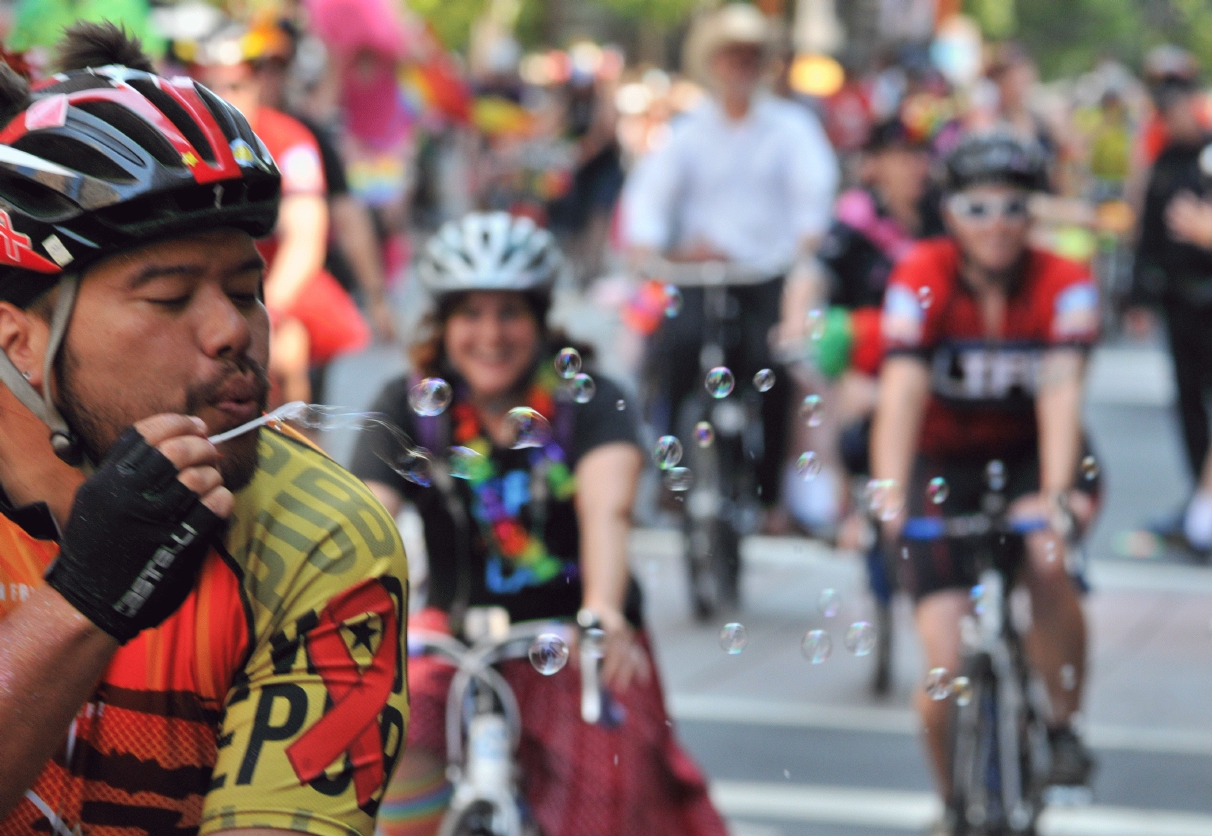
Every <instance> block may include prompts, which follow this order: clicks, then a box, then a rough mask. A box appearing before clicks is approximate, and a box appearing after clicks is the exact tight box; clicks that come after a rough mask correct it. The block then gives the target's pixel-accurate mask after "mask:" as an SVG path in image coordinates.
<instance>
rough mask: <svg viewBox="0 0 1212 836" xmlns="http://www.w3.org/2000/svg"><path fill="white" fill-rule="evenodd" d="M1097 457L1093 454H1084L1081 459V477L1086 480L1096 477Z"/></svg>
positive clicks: (1097, 469) (1091, 480)
mask: <svg viewBox="0 0 1212 836" xmlns="http://www.w3.org/2000/svg"><path fill="white" fill-rule="evenodd" d="M1098 471H1099V468H1098V459H1096V458H1094V456H1086V457H1085V458H1083V459H1082V478H1083V479H1085V480H1086V481H1087V482H1093V481H1094V480H1095V479H1097V478H1098Z"/></svg>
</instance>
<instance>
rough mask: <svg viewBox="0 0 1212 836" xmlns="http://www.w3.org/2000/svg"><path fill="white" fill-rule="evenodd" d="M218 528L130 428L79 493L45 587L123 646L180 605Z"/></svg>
mask: <svg viewBox="0 0 1212 836" xmlns="http://www.w3.org/2000/svg"><path fill="white" fill-rule="evenodd" d="M223 524H224V522H223V520H222V519H221V518H220V517H218V516H216V515H215V514H214V513H213V512H212V511H211V510H210V509H209V508H207V507H206V506H205V505H203V504H202V501H201V499H200V497H199V496H198V495H197V494H196V493H194V492H193V491H191V490H190V489H189V488H187V487H185V485H183V484H181V482H180V480H178V479H177V468H176V467H174V466H173V463H172V462H171V461H169V460H168V459H167V458H166V457H165V456H164V454H162V453H161V452H160V451H159V450H156V449H155V448H154V447H152V446H151V445H149V444H148V443H147V442H146V441H145V440H144V439H143V436H141V435H140V434H139V433H138V431H137V430H135V429H134V427H131V428H130V429H128V430H127V431H126V432H125V433H123V434H122V436H121V437H120V438H119V439H118V441H117V442H116V443H115V444H114V446H113V449H112V450H111V451H110V453H109V455H108V456H107V457H106V459H105V462H104V463H103V464H102V466H101V467H100V469H98V470H97V472H96V473H95V474H93V476H92V477H90V478H89V479H88V481H86V482H85V483H84V484H83V485H81V486H80V489H79V490H78V491H77V492H76V498H75V502H73V504H72V511H71V516H70V518H69V519H68V522H67V530H66V532H65V533H64V536H63V543H62V546H61V548H60V552H59V557H58V559H56V560H55V562H54V563H52V564H51V565H50V568H49V569H47V571H46V582H47V583H48V584H50V586H51V587H52V588H54V589H55V590H56V591H58V592H59V594H60V595H62V596H63V597H64V598H66V599H67V601H68V603H70V604H71V605H72V606H73V607H75V608H76V609H77V610H79V611H80V612H81V613H82V614H83V615H84V616H85V617H86V618H88V620H89V621H91V622H93V623H94V624H96V625H97V626H98V627H99V628H101V629H102V630H104V631H105V632H106V633H108V634H109V635H111V636H113V637H114V638H115V639H117V640H118V642H120V643H121V644H126V643H127V642H128V641H130V640H131V639H133V638H134V637H135V636H137V635H138V634H139V633H140V632H141V631H143V630H146V629H147V628H149V627H155V626H157V625H159V624H160V623H161V622H163V621H164V620H165V619H166V618H168V617H169V616H170V615H172V614H173V613H174V612H176V611H177V608H178V607H180V606H181V604H182V603H184V601H185V599H186V598H187V597H188V596H189V593H190V591H191V590H192V589H193V586H194V580H195V578H196V577H197V574H198V569H199V568H200V567H201V565H202V561H203V560H205V558H206V555H207V553H208V552H209V551H210V543H211V538H212V536H213V535H214V534H215V533H216V532H217V531H218V530H219V529H220V528H221V527H222V526H223Z"/></svg>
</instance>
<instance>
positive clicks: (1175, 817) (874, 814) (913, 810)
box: [711, 781, 1212, 836]
mask: <svg viewBox="0 0 1212 836" xmlns="http://www.w3.org/2000/svg"><path fill="white" fill-rule="evenodd" d="M711 797H712V800H714V802H715V804H716V805H717V806H718V807H719V808H720V810H721V812H723V813H724V814H725V815H726V816H729V817H733V818H752V819H764V820H770V819H774V820H781V821H794V822H810V823H814V824H838V825H849V826H853V827H872V828H874V827H880V828H885V829H888V830H918V831H920V830H922V829H923V828H926V827H928V826H929V825H930V824H931V823H932V822H934V821H936V820H937V819H938V818H939V816H940V815H941V814H942V805H941V804H940V803H939V801H938V799H937V798H936V797H935V795H934V794H933V793H929V792H913V791H908V790H876V789H864V788H860V787H829V786H818V785H809V784H794V785H787V784H773V783H767V782H759V781H713V782H712V783H711ZM1039 833H1040V836H1208V834H1209V833H1212V816H1208V815H1202V814H1199V813H1184V812H1176V811H1171V810H1141V809H1136V808H1132V807H1108V806H1103V805H1092V806H1089V807H1051V808H1048V809H1047V810H1045V811H1044V813H1043V815H1042V816H1041V817H1040V823H1039Z"/></svg>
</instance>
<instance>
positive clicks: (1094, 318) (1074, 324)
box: [1052, 282, 1098, 339]
mask: <svg viewBox="0 0 1212 836" xmlns="http://www.w3.org/2000/svg"><path fill="white" fill-rule="evenodd" d="M1097 331H1098V291H1097V290H1095V289H1094V285H1092V284H1090V283H1088V282H1082V283H1081V284H1075V285H1073V286H1072V287H1067V288H1065V289H1064V290H1063V291H1061V293H1060V294H1058V295H1057V297H1056V305H1055V310H1054V311H1053V318H1052V335H1053V337H1055V338H1057V339H1066V338H1068V339H1072V338H1082V337H1093V336H1094V335H1095V333H1096V332H1097Z"/></svg>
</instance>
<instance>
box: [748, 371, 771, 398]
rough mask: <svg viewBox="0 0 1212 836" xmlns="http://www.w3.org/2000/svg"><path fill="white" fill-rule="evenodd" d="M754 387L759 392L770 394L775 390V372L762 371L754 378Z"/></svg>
mask: <svg viewBox="0 0 1212 836" xmlns="http://www.w3.org/2000/svg"><path fill="white" fill-rule="evenodd" d="M753 385H754V387H755V388H756V389H757V390H758V391H759V392H769V391H770V390H771V389H773V388H774V372H772V371H771V370H770V369H762V370H761V371H759V372H758V373H757V374H755V375H754V376H753Z"/></svg>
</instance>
